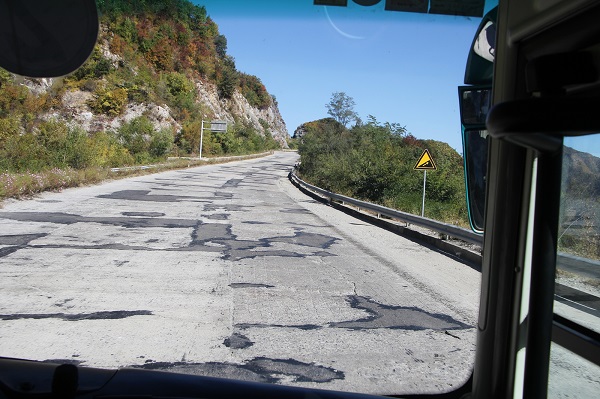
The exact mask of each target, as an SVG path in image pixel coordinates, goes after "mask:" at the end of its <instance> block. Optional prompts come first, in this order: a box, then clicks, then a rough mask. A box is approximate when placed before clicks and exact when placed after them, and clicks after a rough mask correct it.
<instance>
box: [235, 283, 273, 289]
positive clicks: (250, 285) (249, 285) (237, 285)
mask: <svg viewBox="0 0 600 399" xmlns="http://www.w3.org/2000/svg"><path fill="white" fill-rule="evenodd" d="M229 286H230V287H231V288H275V286H274V285H269V284H257V283H231V284H229Z"/></svg>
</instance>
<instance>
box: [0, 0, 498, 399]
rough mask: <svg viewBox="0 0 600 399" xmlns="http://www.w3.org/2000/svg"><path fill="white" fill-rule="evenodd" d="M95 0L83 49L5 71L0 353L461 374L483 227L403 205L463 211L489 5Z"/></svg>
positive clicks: (299, 381) (309, 381) (380, 388)
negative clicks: (316, 193)
mask: <svg viewBox="0 0 600 399" xmlns="http://www.w3.org/2000/svg"><path fill="white" fill-rule="evenodd" d="M97 3H98V6H99V10H100V22H101V26H100V34H99V38H98V43H97V45H96V47H95V49H94V52H93V53H92V55H91V56H90V58H89V59H88V61H87V62H86V63H85V64H84V66H82V67H81V68H80V69H79V70H77V71H76V72H74V73H73V74H71V75H69V76H65V77H60V78H54V79H27V78H23V77H19V76H16V75H13V74H10V73H8V72H6V71H4V70H0V198H2V200H3V203H2V208H1V209H0V356H4V357H14V358H24V359H34V360H41V361H49V362H57V363H73V364H78V365H82V366H89V367H102V368H119V367H136V368H143V369H151V370H165V371H174V372H182V373H190V374H196V375H209V376H217V377H224V378H233V379H240V380H249V381H257V382H267V383H275V384H285V385H292V386H302V387H313V388H322V389H333V390H342V391H355V392H365V393H377V394H409V393H439V392H447V391H452V390H455V389H457V388H459V387H460V386H462V385H463V384H464V383H465V382H466V381H467V379H468V378H469V377H470V376H471V372H472V364H473V361H474V350H475V334H476V319H477V310H478V303H479V284H480V272H479V268H478V266H477V265H478V263H479V262H480V260H481V258H480V255H481V248H480V247H479V246H478V244H477V243H478V242H479V241H480V239H479V238H476V237H475V238H472V242H465V241H460V240H457V239H454V238H452V237H453V236H452V232H451V231H449V230H447V229H446V230H439V231H438V230H432V229H431V227H430V228H429V229H427V228H425V227H422V226H420V225H419V224H418V222H414V221H412V220H413V219H410V220H411V221H410V223H409V222H408V221H407V219H403V218H402V216H401V215H400V213H399V212H404V213H406V214H409V215H417V216H419V215H423V214H424V216H425V218H427V219H428V220H433V221H435V222H443V223H445V225H450V226H454V227H456V228H462V229H463V230H465V231H466V229H467V228H468V220H467V211H466V202H465V187H464V180H463V166H462V165H463V159H462V155H461V154H460V151H461V150H460V148H461V127H460V117H459V112H458V109H459V105H458V101H457V98H456V87H457V86H459V85H461V84H463V78H464V73H465V63H466V60H467V56H468V53H469V50H470V48H471V45H472V42H473V40H474V35H475V33H476V31H477V27H478V25H479V22H480V21H481V18H480V17H481V15H482V13H483V12H485V11H488V10H489V9H490V8H491V7H492V6H494V5H495V4H486V5H485V8H484V7H483V2H470V3H473V4H475V3H477V4H478V5H479V6H478V7H479V8H480V11H481V12H480V13H479V14H477V13H475V14H473V13H471V14H468V15H469V16H464V15H463V16H454V15H441V14H435V13H434V11H436V10H437V12H439V11H440V10H441V11H443V10H446V9H445V8H443V7H441V6H440V5H439V4H438V5H437V6H436V5H435V4H433V3H436V2H432V4H433V5H432V6H431V9H430V12H431V13H430V14H423V13H404V12H398V11H392V10H390V9H389V8H393V6H392V5H393V4H395V2H387V1H371V2H368V1H362V2H360V1H347V2H338V3H345V4H346V5H345V6H337V7H335V6H325V5H318V4H317V5H315V4H313V2H312V1H294V2H288V1H252V2H250V1H234V0H231V1H223V0H206V1H202V0H194V1H193V2H188V1H187V0H180V1H158V0H156V1H150V0H148V1H145V2H135V1H127V0H119V1H98V2H97ZM314 3H322V2H317V1H315V2H314ZM361 3H365V4H366V5H361ZM367 3H368V4H367ZM371 3H372V4H371ZM438 3H439V2H438ZM451 3H453V2H451ZM488 3H489V2H488ZM491 3H495V2H491ZM436 7H438V8H436ZM440 7H441V8H440ZM476 14H477V15H479V16H475V15H476ZM425 150H427V152H425ZM425 154H427V159H426V160H425V161H427V162H425V161H424V162H420V161H421V160H422V159H423V158H422V157H423V155H425ZM246 157H250V158H252V159H246ZM421 163H422V165H420V164H421ZM419 166H424V167H419ZM429 166H431V167H429ZM171 169H173V170H171ZM292 170H294V171H295V173H296V175H297V176H298V177H299V178H301V179H303V180H305V181H306V182H308V183H310V184H312V185H315V186H318V187H320V188H322V189H325V190H328V191H330V192H334V193H337V194H343V195H345V196H347V197H352V198H355V199H358V200H361V201H364V202H368V203H373V204H378V205H379V206H383V207H386V208H388V209H390V210H391V212H392V213H389V212H388V213H389V214H383V213H382V212H383V211H381V209H380V208H378V209H379V210H373V209H368V210H366V211H365V212H360V215H359V212H358V211H357V210H356V209H355V208H351V209H350V208H348V207H346V208H344V212H342V211H340V208H341V207H342V206H344V205H343V204H342V203H341V202H342V201H341V200H333V203H334V204H333V205H334V206H326V205H325V204H323V201H325V202H327V201H329V200H331V197H328V199H327V200H322V199H318V198H316V199H315V198H314V197H311V196H309V195H307V194H306V193H305V192H304V191H301V190H299V189H298V187H296V186H295V185H293V184H292V183H291V182H290V180H289V179H288V173H289V172H290V171H292ZM155 172H156V173H155ZM158 172H160V173H158ZM385 212H387V211H385ZM394 212H396V213H394ZM357 215H358V216H360V217H359V218H356V217H355V216H357ZM382 215H383V216H382ZM390 215H391V216H390ZM378 217H379V218H378ZM374 220H375V221H374ZM382 224H384V225H385V226H384V227H386V229H382V228H381V227H377V226H378V225H382ZM388 230H392V231H393V232H392V231H388ZM465 234H466V233H465ZM468 237H471V236H470V235H469V236H468ZM478 240H479V241H478ZM432 242H435V243H436V244H435V245H432V244H431V243H432ZM426 243H429V244H426ZM438 248H442V249H438Z"/></svg>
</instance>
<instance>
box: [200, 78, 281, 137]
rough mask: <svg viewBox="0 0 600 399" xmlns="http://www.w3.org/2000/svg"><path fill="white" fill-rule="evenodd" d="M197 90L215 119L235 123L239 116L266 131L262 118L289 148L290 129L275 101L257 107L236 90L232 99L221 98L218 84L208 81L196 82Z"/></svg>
mask: <svg viewBox="0 0 600 399" xmlns="http://www.w3.org/2000/svg"><path fill="white" fill-rule="evenodd" d="M196 90H197V94H198V99H199V101H200V102H202V103H203V104H205V105H206V106H208V108H209V109H210V111H211V112H212V113H213V114H214V118H215V119H218V120H225V121H227V122H229V123H233V122H234V120H235V118H237V119H238V120H239V121H242V122H248V123H250V124H251V125H252V126H253V127H254V128H255V129H256V130H258V131H263V132H264V129H263V126H262V125H261V123H260V121H261V119H262V120H263V121H265V122H266V123H267V124H268V125H269V130H270V132H271V135H273V138H274V139H275V140H276V141H277V142H279V143H280V144H281V146H282V147H284V148H287V140H286V138H287V136H288V130H287V127H286V125H285V122H284V121H283V118H282V117H281V114H280V113H279V108H277V105H276V104H275V103H272V104H271V105H270V106H269V107H267V108H265V109H259V108H255V107H252V106H251V105H250V104H249V103H248V100H246V98H245V97H244V96H243V95H242V94H241V93H240V92H239V91H236V92H235V93H234V94H233V96H232V97H231V99H220V98H219V95H218V92H217V87H216V85H214V84H212V83H208V82H200V81H198V82H196Z"/></svg>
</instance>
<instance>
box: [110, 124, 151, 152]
mask: <svg viewBox="0 0 600 399" xmlns="http://www.w3.org/2000/svg"><path fill="white" fill-rule="evenodd" d="M154 133H155V131H154V126H153V125H152V122H150V120H149V119H148V118H146V117H145V116H140V117H137V118H134V119H132V120H131V121H129V122H126V123H123V125H121V127H120V128H119V130H118V131H117V138H118V139H119V142H120V143H121V144H122V145H123V147H125V148H126V149H127V150H128V151H129V153H130V154H131V155H133V156H134V157H135V156H137V155H138V154H141V153H144V152H146V153H147V152H148V149H149V143H150V138H151V137H152V135H153V134H154Z"/></svg>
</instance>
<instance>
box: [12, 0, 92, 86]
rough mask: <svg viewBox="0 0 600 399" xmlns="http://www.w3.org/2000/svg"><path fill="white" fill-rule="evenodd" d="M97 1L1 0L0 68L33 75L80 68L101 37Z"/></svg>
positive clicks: (40, 75) (61, 72)
mask: <svg viewBox="0 0 600 399" xmlns="http://www.w3.org/2000/svg"><path fill="white" fill-rule="evenodd" d="M98 29H99V22H98V11H97V8H96V2H95V0H52V1H39V0H0V67H2V68H4V69H6V70H7V71H9V72H12V73H16V74H18V75H22V76H27V77H32V78H47V77H57V76H63V75H66V74H69V73H71V72H73V71H75V70H76V69H77V68H79V67H80V66H81V65H82V64H83V63H84V62H85V61H86V60H87V58H88V57H89V56H90V54H91V53H92V50H93V49H94V45H95V44H96V40H97V38H98Z"/></svg>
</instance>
